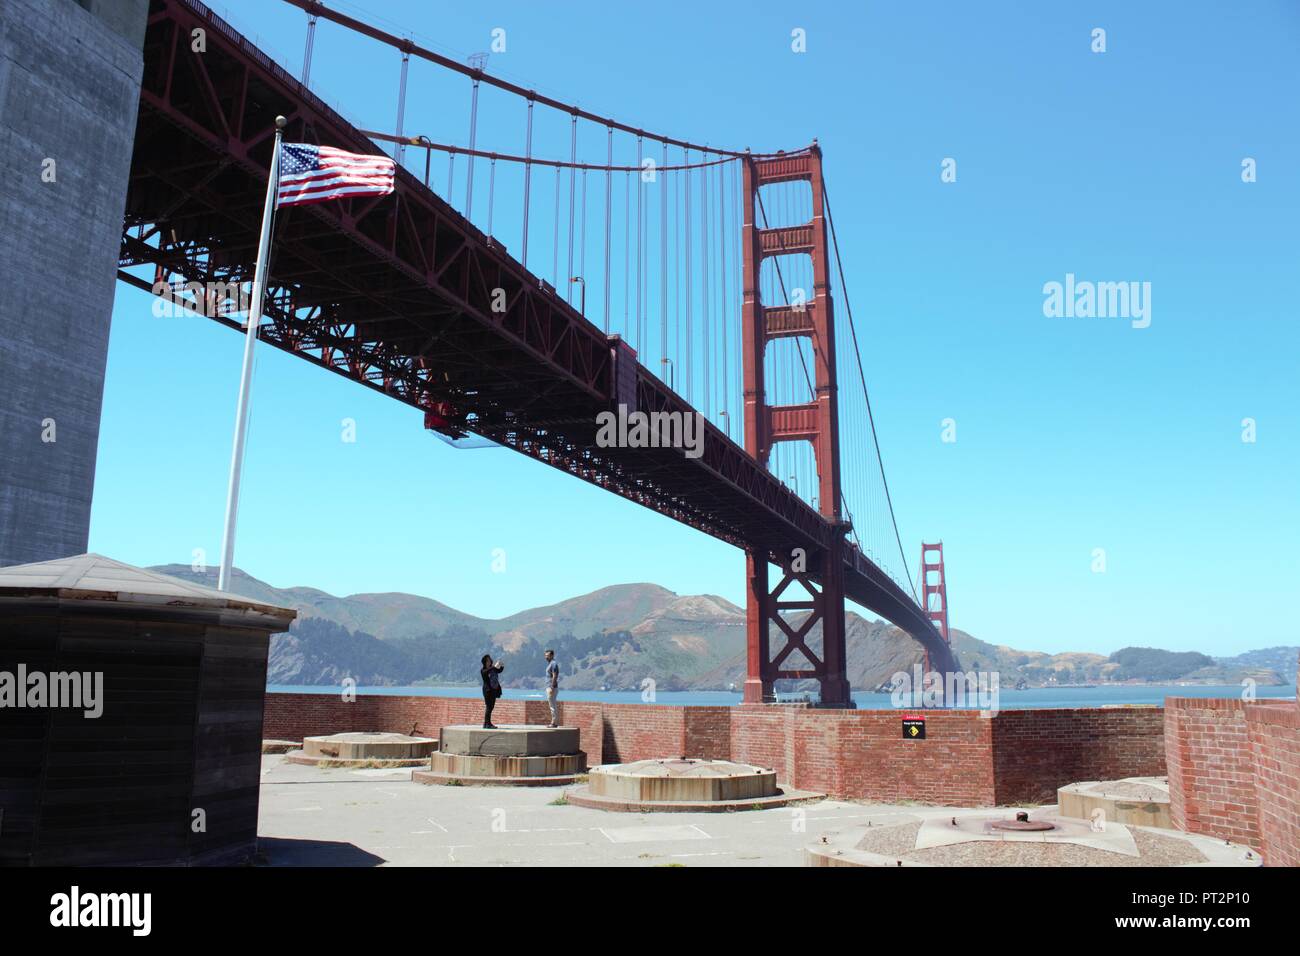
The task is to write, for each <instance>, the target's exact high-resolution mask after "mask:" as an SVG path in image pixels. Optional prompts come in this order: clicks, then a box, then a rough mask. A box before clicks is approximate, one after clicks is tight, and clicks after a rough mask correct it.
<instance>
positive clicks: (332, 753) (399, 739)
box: [302, 733, 438, 760]
mask: <svg viewBox="0 0 1300 956" xmlns="http://www.w3.org/2000/svg"><path fill="white" fill-rule="evenodd" d="M437 746H438V741H436V740H434V739H433V738H431V737H408V736H407V735H406V734H386V733H351V734H331V735H330V736H328V737H307V738H306V739H304V740H303V742H302V749H303V753H304V754H305V755H306V756H308V757H322V758H323V757H333V758H337V759H339V760H415V759H422V758H425V757H428V756H429V755H430V754H432V753H433V752H434V750H435V749H436V748H437Z"/></svg>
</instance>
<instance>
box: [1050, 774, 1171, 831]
mask: <svg viewBox="0 0 1300 956" xmlns="http://www.w3.org/2000/svg"><path fill="white" fill-rule="evenodd" d="M1056 806H1057V808H1058V810H1059V811H1060V814H1061V816H1063V817H1075V818H1077V819H1080V820H1097V819H1099V818H1100V819H1104V820H1107V821H1110V822H1112V823H1133V824H1136V825H1138V826H1143V827H1160V828H1162V829H1165V830H1172V829H1174V823H1173V818H1172V817H1170V815H1169V778H1168V777H1126V778H1124V779H1123V780H1089V781H1086V782H1084V783H1072V784H1070V785H1069V786H1068V787H1061V788H1060V789H1059V790H1057V791H1056Z"/></svg>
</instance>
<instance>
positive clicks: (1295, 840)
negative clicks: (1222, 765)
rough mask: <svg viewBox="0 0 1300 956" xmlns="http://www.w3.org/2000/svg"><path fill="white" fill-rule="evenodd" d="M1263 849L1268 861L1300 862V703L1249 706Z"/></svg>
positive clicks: (1292, 863)
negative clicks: (1279, 705)
mask: <svg viewBox="0 0 1300 956" xmlns="http://www.w3.org/2000/svg"><path fill="white" fill-rule="evenodd" d="M1246 723H1247V724H1248V725H1249V727H1250V749H1251V756H1252V757H1253V758H1254V762H1255V798H1256V803H1257V806H1258V811H1259V844H1258V846H1259V850H1260V852H1261V853H1263V854H1264V862H1265V864H1266V865H1268V866H1300V707H1276V706H1273V707H1269V706H1264V705H1263V704H1252V705H1247V707H1246Z"/></svg>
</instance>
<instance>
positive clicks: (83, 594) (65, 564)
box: [0, 553, 298, 631]
mask: <svg viewBox="0 0 1300 956" xmlns="http://www.w3.org/2000/svg"><path fill="white" fill-rule="evenodd" d="M42 598H45V599H48V600H50V601H52V602H55V603H59V604H74V605H75V604H76V603H78V602H87V603H100V604H113V605H115V606H120V607H133V608H154V609H161V608H167V609H172V610H181V611H184V610H208V611H212V612H216V613H218V614H220V616H221V617H223V618H224V619H226V621H227V622H228V623H247V624H250V625H255V626H258V627H262V628H268V629H270V630H273V631H283V630H285V629H286V628H287V627H288V626H289V624H290V622H292V621H293V619H294V618H295V617H297V616H298V612H297V611H295V610H292V609H290V608H283V607H276V606H275V605H272V604H263V603H261V602H259V601H254V600H253V599H251V598H246V597H240V596H239V595H238V594H230V593H228V592H225V591H217V590H214V589H212V588H206V587H203V586H202V585H198V584H191V583H190V582H189V581H182V580H181V579H179V578H173V577H168V576H167V575H165V574H159V573H157V572H156V571H146V570H144V569H143V568H137V567H134V566H132V565H129V564H123V563H122V562H121V561H114V560H113V559H112V558H106V557H104V556H103V555H102V554H93V553H92V554H78V555H74V556H72V557H69V558H56V559H55V560H53V561H38V562H36V563H34V564H19V565H14V566H12V567H7V568H0V604H3V603H6V602H15V601H23V602H29V603H30V602H31V601H32V600H40V599H42Z"/></svg>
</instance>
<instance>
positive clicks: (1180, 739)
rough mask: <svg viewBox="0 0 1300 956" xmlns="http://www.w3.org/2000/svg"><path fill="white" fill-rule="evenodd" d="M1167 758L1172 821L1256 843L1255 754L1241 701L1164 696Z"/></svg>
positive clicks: (1195, 830)
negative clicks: (1252, 753) (1252, 752)
mask: <svg viewBox="0 0 1300 956" xmlns="http://www.w3.org/2000/svg"><path fill="white" fill-rule="evenodd" d="M1165 763H1166V765H1167V766H1168V768H1169V802H1170V806H1169V813H1170V817H1171V818H1172V819H1173V822H1174V826H1176V827H1178V828H1179V829H1180V830H1187V831H1189V832H1192V833H1205V834H1209V835H1210V836H1216V837H1221V838H1222V839H1225V840H1232V841H1233V842H1234V843H1244V844H1246V845H1247V846H1252V847H1258V846H1259V826H1258V815H1259V814H1258V810H1259V808H1258V806H1257V805H1256V802H1255V768H1254V758H1253V757H1252V756H1251V746H1250V729H1249V728H1248V727H1247V725H1246V704H1245V703H1244V702H1243V701H1240V700H1231V699H1223V700H1219V699H1204V698H1196V697H1169V698H1167V699H1166V700H1165Z"/></svg>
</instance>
